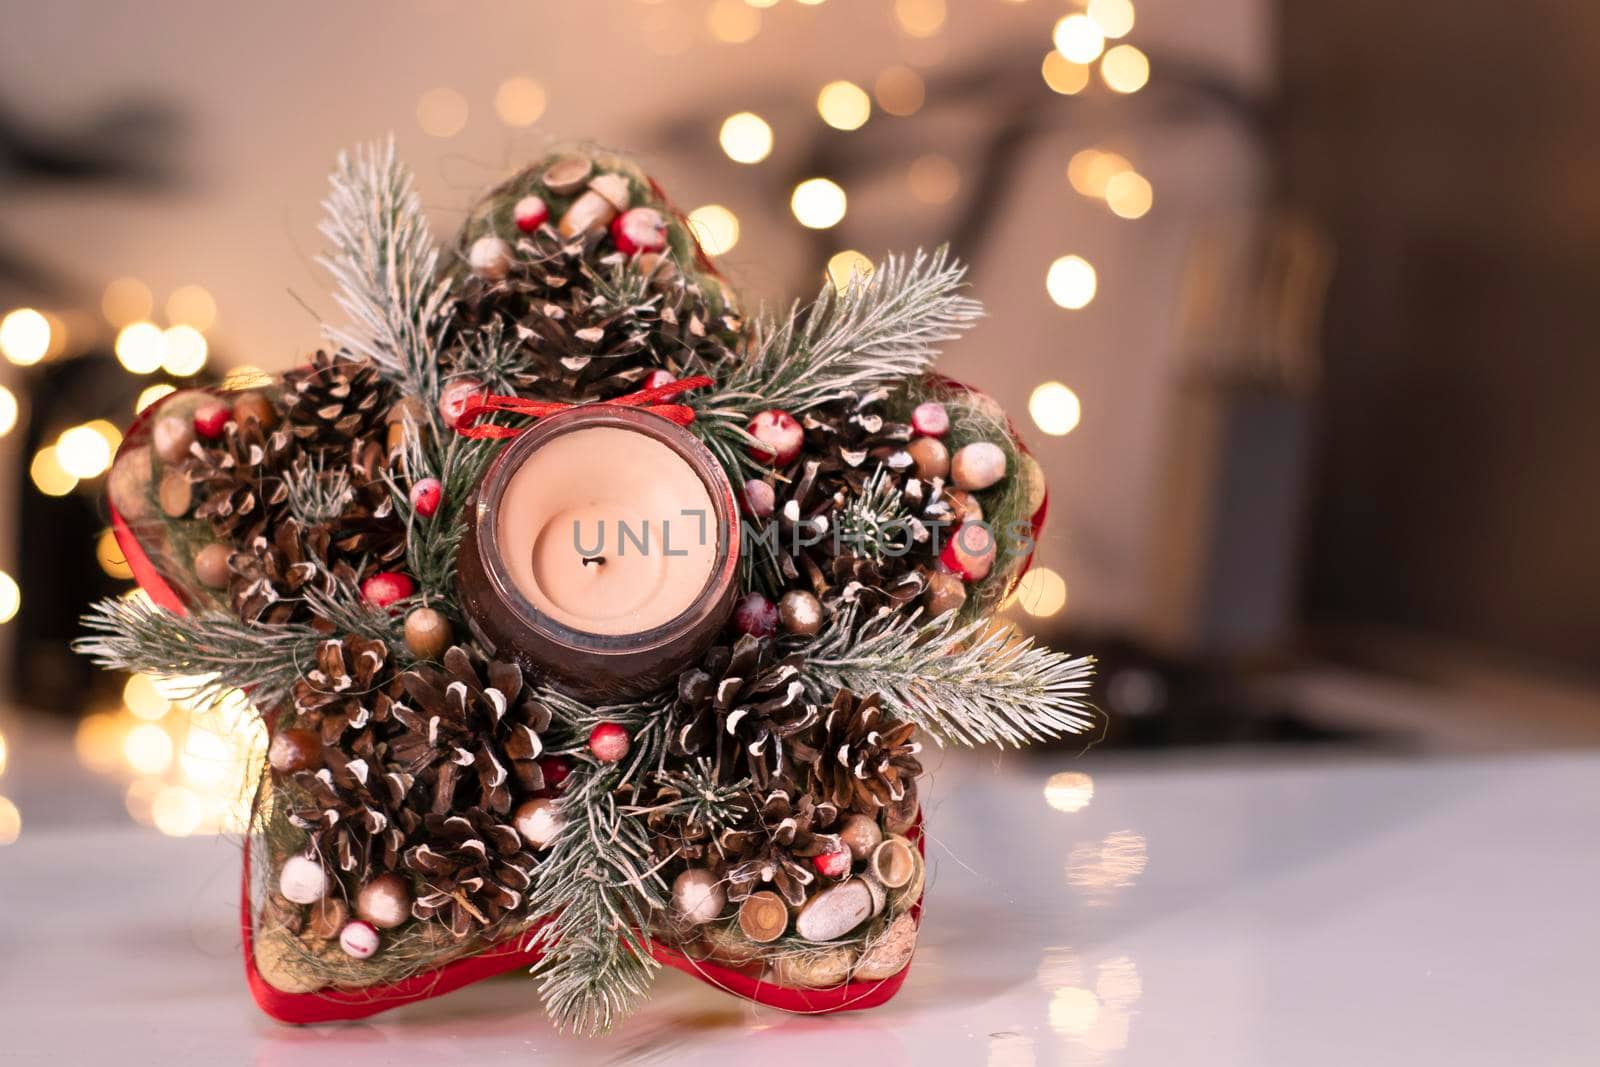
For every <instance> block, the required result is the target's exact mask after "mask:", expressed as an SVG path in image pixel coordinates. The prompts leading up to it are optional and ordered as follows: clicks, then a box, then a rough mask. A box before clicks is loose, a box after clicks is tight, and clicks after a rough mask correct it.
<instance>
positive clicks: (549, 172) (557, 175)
mask: <svg viewBox="0 0 1600 1067" xmlns="http://www.w3.org/2000/svg"><path fill="white" fill-rule="evenodd" d="M593 171H594V164H593V163H591V162H590V161H589V160H587V159H585V158H584V157H583V156H562V157H561V158H560V159H558V160H556V161H555V162H554V163H552V164H550V165H549V166H548V167H546V168H545V169H544V173H543V174H542V175H540V177H539V180H540V181H542V182H544V187H545V188H546V189H548V190H550V191H551V192H552V193H555V194H556V195H557V196H571V195H572V194H573V193H575V192H577V191H578V190H579V189H582V188H583V185H584V183H585V182H587V181H588V180H589V175H590V174H591V173H593Z"/></svg>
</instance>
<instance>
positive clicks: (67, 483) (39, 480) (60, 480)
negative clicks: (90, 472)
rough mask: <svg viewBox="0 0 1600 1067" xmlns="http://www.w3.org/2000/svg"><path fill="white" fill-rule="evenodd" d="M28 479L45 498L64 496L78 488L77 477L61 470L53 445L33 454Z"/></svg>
mask: <svg viewBox="0 0 1600 1067" xmlns="http://www.w3.org/2000/svg"><path fill="white" fill-rule="evenodd" d="M28 477H30V478H32V479H33V485H34V488H35V489H38V490H39V492H41V493H43V494H44V495H45V496H66V495H67V494H68V493H70V492H72V491H73V490H74V489H76V488H77V487H78V478H77V476H76V475H73V474H68V473H67V472H66V470H64V469H63V468H62V466H61V461H60V460H59V459H58V458H57V457H56V446H55V445H46V446H44V447H43V448H41V449H39V451H37V452H35V453H34V455H33V462H31V463H29V464H28Z"/></svg>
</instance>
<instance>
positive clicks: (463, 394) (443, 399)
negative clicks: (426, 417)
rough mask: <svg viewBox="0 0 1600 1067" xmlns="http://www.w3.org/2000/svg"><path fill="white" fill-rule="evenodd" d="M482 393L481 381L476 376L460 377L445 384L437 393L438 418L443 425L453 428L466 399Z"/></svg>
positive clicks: (458, 419) (464, 406)
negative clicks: (441, 420) (442, 421)
mask: <svg viewBox="0 0 1600 1067" xmlns="http://www.w3.org/2000/svg"><path fill="white" fill-rule="evenodd" d="M482 395H484V388H483V383H482V382H480V381H478V380H477V379H476V378H461V379H459V380H457V381H453V382H451V383H450V384H449V385H447V386H445V387H444V389H442V390H441V391H440V393H439V418H441V419H443V420H444V424H445V426H447V427H449V428H450V429H452V430H453V429H455V428H456V424H457V423H459V422H460V421H461V413H462V411H463V409H465V408H466V406H467V401H468V400H471V399H472V398H473V397H475V396H482Z"/></svg>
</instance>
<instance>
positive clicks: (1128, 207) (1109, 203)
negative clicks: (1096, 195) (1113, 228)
mask: <svg viewBox="0 0 1600 1067" xmlns="http://www.w3.org/2000/svg"><path fill="white" fill-rule="evenodd" d="M1154 201H1155V192H1154V190H1152V189H1151V188H1150V183H1149V182H1148V181H1147V180H1146V179H1145V177H1144V175H1142V174H1140V173H1139V172H1138V171H1133V170H1125V171H1122V172H1121V173H1120V174H1113V175H1112V176H1111V178H1110V180H1109V181H1107V182H1106V207H1108V208H1110V209H1111V212H1112V214H1114V215H1117V216H1120V217H1121V218H1125V219H1137V218H1142V217H1143V216H1144V215H1145V214H1146V213H1147V212H1148V211H1149V210H1150V205H1151V204H1152V203H1154Z"/></svg>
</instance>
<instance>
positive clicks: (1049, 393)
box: [1028, 382, 1083, 437]
mask: <svg viewBox="0 0 1600 1067" xmlns="http://www.w3.org/2000/svg"><path fill="white" fill-rule="evenodd" d="M1028 414H1029V415H1031V416H1032V417H1033V422H1034V425H1036V426H1038V427H1039V429H1041V430H1043V431H1044V432H1045V433H1047V434H1049V435H1051V436H1052V437H1063V436H1065V435H1067V434H1069V433H1071V432H1072V431H1073V430H1074V429H1076V428H1077V426H1078V420H1079V419H1080V418H1082V416H1083V406H1082V405H1081V404H1080V403H1079V402H1078V394H1077V393H1074V392H1073V391H1072V390H1071V389H1069V388H1067V387H1066V386H1065V385H1062V384H1061V383H1060V382H1045V383H1044V384H1043V385H1040V386H1038V387H1036V388H1035V389H1034V390H1033V393H1032V394H1031V395H1030V396H1029V397H1028Z"/></svg>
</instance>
